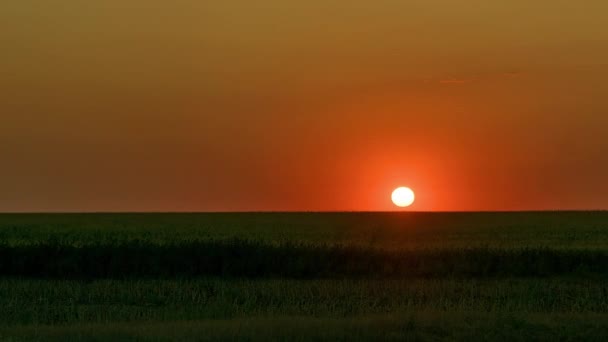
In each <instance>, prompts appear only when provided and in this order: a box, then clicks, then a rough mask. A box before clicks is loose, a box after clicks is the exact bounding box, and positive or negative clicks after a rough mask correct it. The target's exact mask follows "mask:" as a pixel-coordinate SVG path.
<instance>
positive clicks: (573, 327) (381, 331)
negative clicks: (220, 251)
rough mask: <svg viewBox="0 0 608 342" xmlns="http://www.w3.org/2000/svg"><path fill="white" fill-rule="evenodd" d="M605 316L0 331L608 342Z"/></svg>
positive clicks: (12, 334) (165, 337) (113, 336)
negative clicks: (606, 340) (607, 341)
mask: <svg viewBox="0 0 608 342" xmlns="http://www.w3.org/2000/svg"><path fill="white" fill-rule="evenodd" d="M607 335H608V315H606V314H601V315H600V314H554V315H547V314H527V315H513V314H479V313H475V312H448V313H446V312H435V311H420V312H415V313H402V314H397V315H394V314H393V315H386V314H385V315H370V316H362V317H351V318H318V317H317V318H315V317H284V316H280V317H249V318H237V319H228V320H202V321H181V322H138V323H129V324H126V323H111V324H78V325H68V326H43V325H37V326H25V327H20V326H17V327H9V328H6V327H5V328H2V327H0V338H1V339H4V340H7V341H11V340H13V341H21V340H44V341H53V340H54V341H121V340H151V341H174V340H182V341H200V340H239V341H241V340H246V341H268V340H284V341H310V340H331V341H340V340H341V341H359V340H395V341H437V340H450V341H454V340H472V341H479V340H492V341H535V340H538V341H541V340H542V341H547V340H570V341H605V337H606V336H607Z"/></svg>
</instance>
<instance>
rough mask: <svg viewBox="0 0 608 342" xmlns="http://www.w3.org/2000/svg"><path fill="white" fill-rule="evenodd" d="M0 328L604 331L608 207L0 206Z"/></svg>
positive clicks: (456, 336) (180, 333)
mask: <svg viewBox="0 0 608 342" xmlns="http://www.w3.org/2000/svg"><path fill="white" fill-rule="evenodd" d="M0 308H2V309H1V310H0V340H5V339H8V340H21V339H25V340H32V339H33V340H58V341H59V340H61V341H64V340H92V339H93V340H113V341H115V340H132V339H144V340H146V339H152V340H155V339H156V340H175V339H180V340H199V339H201V338H208V339H219V340H226V339H228V340H231V339H232V340H240V339H247V340H294V339H295V340H298V339H299V340H310V339H326V340H349V341H350V340H357V339H371V340H378V339H383V340H384V339H387V340H388V339H395V340H407V339H414V340H416V339H422V340H442V339H446V340H462V339H470V340H508V341H511V340H598V341H600V340H604V339H605V336H606V334H607V333H608V329H607V328H606V322H608V213H607V212H527V213H241V214H232V213H224V214H55V215H53V214H37V215H28V214H14V215H0Z"/></svg>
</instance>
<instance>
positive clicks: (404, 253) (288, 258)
mask: <svg viewBox="0 0 608 342" xmlns="http://www.w3.org/2000/svg"><path fill="white" fill-rule="evenodd" d="M561 275H596V276H608V251H602V250H552V249H547V248H536V249H532V248H524V249H496V248H469V249H464V248H461V249H453V248H446V249H428V250H393V251H390V250H381V249H375V248H364V247H360V246H340V245H333V246H325V245H311V244H294V243H282V244H276V245H269V244H264V243H260V242H254V241H245V240H230V241H198V242H191V243H180V244H174V245H153V244H147V243H141V242H129V243H120V244H117V245H87V246H81V247H75V246H66V245H62V244H59V243H56V242H50V243H38V244H35V245H27V246H1V245H0V276H24V277H38V278H45V277H50V278H136V277H193V276H194V277H196V276H225V277H253V278H259V277H287V278H300V279H314V278H336V277H337V278H339V277H376V278H378V277H496V276H498V277H510V276H513V277H534V276H540V277H548V276H561Z"/></svg>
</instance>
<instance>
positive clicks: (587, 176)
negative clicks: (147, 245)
mask: <svg viewBox="0 0 608 342" xmlns="http://www.w3.org/2000/svg"><path fill="white" fill-rule="evenodd" d="M606 22H608V2H606V1H604V0H589V1H584V4H581V3H578V2H573V1H565V0H553V1H549V0H538V1H529V0H526V1H524V0H512V1H487V0H468V1H452V0H424V1H423V0H414V1H397V0H377V1H362V0H351V1H337V0H312V1H307V2H303V1H302V2H289V1H279V0H261V1H249V0H232V1H215V2H211V1H196V0H176V1H170V2H167V1H160V0H145V1H144V0H122V1H118V0H107V1H95V2H89V1H81V0H58V1H46V0H44V1H43V0H40V1H34V0H8V1H3V2H2V3H1V4H0V47H1V53H0V211H147V210H155V211H158V210H160V211H174V210H186V211H215V210H222V211H230V210H239V211H240V210H393V209H394V207H393V206H392V204H391V202H390V192H391V191H392V189H394V188H395V187H397V186H399V185H407V186H410V187H411V188H413V189H414V190H415V191H416V194H417V201H416V203H415V204H414V205H413V206H412V207H411V208H410V209H411V210H521V209H526V210H527V209H608V181H607V178H608V176H607V175H608V153H607V151H608V96H607V95H608V85H607V83H606V79H608V62H607V61H608V26H607V25H606Z"/></svg>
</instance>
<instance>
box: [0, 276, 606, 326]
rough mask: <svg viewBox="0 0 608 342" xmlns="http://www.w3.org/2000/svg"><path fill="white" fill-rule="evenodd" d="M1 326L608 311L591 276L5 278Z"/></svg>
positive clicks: (0, 284)
mask: <svg viewBox="0 0 608 342" xmlns="http://www.w3.org/2000/svg"><path fill="white" fill-rule="evenodd" d="M0 307H2V310H0V325H5V326H6V325H28V324H42V325H47V324H56V325H66V324H83V323H104V322H121V321H122V322H125V321H142V320H143V321H176V320H201V319H228V318H239V317H243V316H245V317H248V316H251V317H258V316H273V317H280V316H309V317H334V318H344V317H354V316H365V315H370V314H373V315H376V314H386V313H400V312H414V311H419V310H422V311H424V310H433V311H437V312H439V311H443V312H448V313H449V312H459V311H470V312H479V313H481V312H485V313H505V314H506V313H511V314H516V315H527V314H530V313H546V314H565V313H568V314H583V313H585V314H589V313H597V314H608V282H606V281H602V280H590V279H587V280H585V279H555V278H551V279H487V280H463V279H449V278H445V279H413V280H387V279H376V280H354V279H351V280H348V279H345V280H287V279H260V280H251V279H220V278H216V279H191V280H95V281H61V280H35V279H29V280H28V279H4V280H0Z"/></svg>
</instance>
